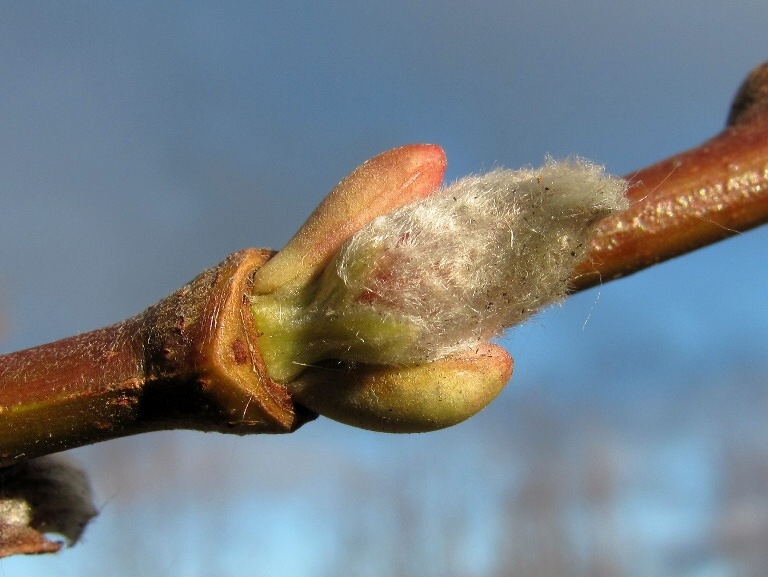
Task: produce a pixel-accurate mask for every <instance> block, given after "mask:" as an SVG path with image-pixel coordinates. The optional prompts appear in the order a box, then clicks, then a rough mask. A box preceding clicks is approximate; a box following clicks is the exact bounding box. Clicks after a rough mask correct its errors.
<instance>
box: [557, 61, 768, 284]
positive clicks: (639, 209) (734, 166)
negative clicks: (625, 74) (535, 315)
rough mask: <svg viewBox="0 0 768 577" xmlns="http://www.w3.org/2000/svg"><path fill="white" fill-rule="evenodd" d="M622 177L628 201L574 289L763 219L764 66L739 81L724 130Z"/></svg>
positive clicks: (766, 164) (767, 91)
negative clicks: (628, 186)
mask: <svg viewBox="0 0 768 577" xmlns="http://www.w3.org/2000/svg"><path fill="white" fill-rule="evenodd" d="M626 178H627V179H628V180H629V181H630V184H631V187H630V189H629V192H628V196H629V198H630V200H632V202H633V204H632V206H631V207H630V208H629V210H627V211H625V212H623V213H621V214H619V215H616V216H612V217H609V218H606V219H605V220H603V221H602V222H601V223H600V224H599V225H598V228H597V234H596V236H595V238H594V240H593V242H592V248H591V253H590V258H589V259H587V260H586V261H585V262H584V264H583V265H582V266H581V267H580V268H579V269H578V271H577V274H576V275H575V276H574V280H573V282H572V285H573V288H574V290H584V289H586V288H589V287H591V286H594V285H596V284H599V283H601V282H607V281H610V280H613V279H616V278H620V277H622V276H626V275H628V274H631V273H634V272H637V271H639V270H642V269H644V268H647V267H649V266H651V265H654V264H656V263H659V262H661V261H664V260H667V259H670V258H673V257H675V256H678V255H681V254H685V253H687V252H691V251H693V250H696V249H697V248H701V247H703V246H706V245H708V244H712V243H714V242H716V241H718V240H722V239H724V238H727V237H729V236H732V235H734V234H737V233H739V232H743V231H746V230H749V229H750V228H753V227H755V226H758V225H760V224H764V223H766V222H768V63H766V64H763V65H762V66H760V67H758V68H756V69H755V70H754V71H753V72H752V73H751V74H750V75H749V77H748V78H747V80H746V81H745V82H744V84H743V85H742V87H741V89H740V90H739V92H738V94H737V96H736V98H735V100H734V103H733V105H732V107H731V113H730V115H729V124H728V126H727V127H726V128H725V130H723V132H721V133H720V134H718V135H717V136H715V137H714V138H712V139H711V140H708V141H707V142H704V143H703V144H701V145H699V146H697V147H696V148H693V149H691V150H688V151H686V152H683V153H680V154H677V155H675V156H672V157H670V158H668V159H666V160H662V161H661V162H658V163H656V164H654V165H652V166H649V167H648V168H644V169H643V170H640V171H638V172H635V173H632V174H629V175H627V177H626Z"/></svg>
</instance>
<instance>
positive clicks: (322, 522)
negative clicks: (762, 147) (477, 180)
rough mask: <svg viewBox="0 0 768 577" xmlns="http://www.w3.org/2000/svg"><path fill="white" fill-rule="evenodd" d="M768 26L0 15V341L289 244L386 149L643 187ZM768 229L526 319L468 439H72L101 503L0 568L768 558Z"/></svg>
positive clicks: (319, 430) (119, 570) (280, 12)
mask: <svg viewBox="0 0 768 577" xmlns="http://www.w3.org/2000/svg"><path fill="white" fill-rule="evenodd" d="M767 22H768V3H765V2H761V1H752V2H748V1H738V0H734V1H732V2H728V3H725V2H722V3H701V2H695V1H693V0H686V1H672V2H670V1H669V0H666V1H664V2H661V1H658V0H644V1H643V2H640V1H634V0H632V1H627V2H607V1H605V0H587V1H585V2H580V3H565V2H552V1H547V0H544V1H539V2H518V1H513V2H492V1H482V0H481V1H473V2H456V1H452V0H448V1H446V0H442V1H440V2H433V1H426V2H420V3H415V2H402V1H399V0H394V1H393V0H390V1H387V2H330V3H311V2H290V1H289V2H250V3H247V2H232V3H214V2H208V3H203V2H179V1H170V2H164V3H156V2H131V3H121V2H92V3H89V2H54V1H50V2H7V3H3V4H2V5H0V55H1V56H0V199H1V204H0V206H2V209H0V319H2V323H1V324H0V328H1V330H2V332H1V333H0V350H1V351H4V352H5V351H11V350H16V349H19V348H24V347H28V346H33V345H36V344H40V343H43V342H47V341H50V340H54V339H57V338H61V337H65V336H69V335H71V334H74V333H78V332H82V331H87V330H90V329H94V328H98V327H100V326H104V325H107V324H110V323H113V322H116V321H118V320H122V319H123V318H125V317H127V316H130V315H133V314H135V313H137V312H139V311H140V310H142V309H143V308H145V307H146V306H148V305H149V304H151V303H153V302H155V301H156V300H158V299H159V298H161V297H163V296H165V295H166V294H168V293H170V292H172V291H173V290H174V289H176V288H177V287H179V286H181V285H182V284H183V283H185V282H186V281H187V280H189V279H190V278H192V277H193V276H195V275H196V274H197V273H198V272H200V271H201V270H203V269H205V268H208V267H209V266H212V265H213V264H215V263H217V262H219V261H220V260H222V259H223V258H224V257H225V256H226V255H227V254H229V253H231V252H234V251H236V250H239V249H241V248H245V247H249V246H256V247H261V246H269V247H273V248H279V247H280V246H282V245H283V244H284V243H285V241H287V239H288V238H289V237H290V236H291V234H292V233H293V231H295V229H296V228H297V227H298V226H299V225H300V224H301V223H302V222H303V220H304V219H305V218H306V216H307V215H308V214H309V213H310V211H311V210H312V208H313V207H314V206H315V205H316V204H317V203H318V202H319V201H320V199H321V198H322V197H323V196H324V195H325V193H326V192H327V191H328V190H330V188H331V187H332V186H333V185H334V184H335V183H336V182H337V181H338V180H340V179H341V178H342V177H343V176H344V175H345V174H346V173H347V172H349V171H350V170H351V169H353V168H354V167H355V166H357V165H358V164H360V163H361V162H362V161H364V160H365V159H367V158H369V157H371V156H373V155H375V154H377V153H379V152H381V151H383V150H386V149H389V148H392V147H394V146H398V145H401V144H405V143H410V142H433V143H436V144H440V145H442V146H443V147H444V148H445V150H446V152H447V154H448V159H449V167H448V178H449V179H453V178H456V177H458V176H461V175H463V174H466V173H469V172H477V171H482V170H485V169H489V168H492V167H494V166H499V165H503V166H509V167H517V166H521V165H526V164H533V165H537V164H540V163H541V162H542V160H543V158H544V156H545V155H547V154H551V155H552V156H555V157H563V156H567V155H574V154H577V155H580V156H584V157H586V158H589V159H591V160H595V161H597V162H600V163H603V164H605V165H606V167H607V169H608V170H609V171H610V172H613V173H616V174H624V173H628V172H630V171H632V170H633V169H636V168H640V167H643V166H645V165H647V164H650V163H652V162H654V161H656V160H659V159H661V158H664V157H666V156H668V155H670V154H672V153H675V152H678V151H681V150H683V149H686V148H690V147H692V146H694V145H696V144H698V143H700V142H701V141H703V140H705V139H706V138H709V137H710V136H712V135H714V134H715V133H717V132H719V131H720V130H721V128H722V126H723V124H724V121H725V117H726V115H727V111H728V106H729V103H730V100H731V98H732V96H733V94H734V93H735V91H736V89H737V88H738V86H739V84H740V83H741V81H742V80H743V78H744V77H745V75H746V74H747V73H748V71H749V70H750V69H751V68H752V67H754V66H756V65H757V64H759V63H761V62H762V61H763V60H765V59H766V58H767V57H768V52H767V51H766V48H765V27H766V23H767ZM767 243H768V230H765V229H763V230H756V231H752V232H750V233H748V234H744V235H742V236H740V237H739V238H735V239H732V240H729V241H726V242H723V243H721V244H719V245H717V246H714V247H711V248H708V249H705V250H702V251H699V252H698V253H696V254H692V255H690V256H686V257H683V258H680V259H676V260H674V261H672V262H670V263H667V264H664V265H660V266H658V267H656V268H654V269H653V270H649V271H646V272H643V273H641V274H638V275H636V276H634V277H630V278H627V279H624V280H621V281H618V282H614V283H610V284H608V285H605V286H604V287H601V288H599V289H594V290H591V291H589V292H586V293H584V294H581V295H578V296H576V297H574V298H572V299H570V300H569V301H568V302H567V303H566V304H565V305H564V306H562V307H559V308H556V309H554V310H551V311H548V312H546V313H544V314H543V315H541V316H539V317H537V318H536V319H535V320H533V321H532V322H531V323H529V324H528V325H526V326H525V327H522V328H519V329H516V330H515V331H513V332H512V333H511V334H510V335H508V336H507V337H505V339H504V344H505V345H506V346H508V348H509V350H510V351H511V352H512V354H513V356H514V357H515V361H516V367H515V374H514V377H513V379H512V382H511V383H510V385H509V386H508V387H507V390H505V392H504V393H503V394H502V396H501V397H500V398H499V399H498V401H497V402H496V403H495V404H494V405H492V406H491V407H490V408H489V409H488V410H487V411H485V412H484V413H482V414H481V415H479V416H478V417H476V418H475V419H473V420H471V421H469V422H467V423H465V424H462V425H460V426H458V427H455V428H453V429H451V430H447V431H443V432H438V433H433V434H428V435H416V436H403V437H399V436H392V435H380V434H374V433H369V432H364V431H357V430H354V429H351V428H348V427H344V426H342V425H337V424H334V423H332V422H329V421H327V420H323V419H321V420H319V421H317V422H314V423H311V424H309V425H307V426H306V427H305V428H303V429H301V430H300V431H298V432H297V433H295V434H292V435H288V436H282V437H267V436H261V437H252V438H234V437H227V436H219V435H203V434H196V433H162V434H153V435H145V436H142V437H136V438H131V439H123V440H119V441H114V442H110V443H105V444H101V445H98V446H94V447H88V448H84V449H79V450H76V451H73V457H74V458H76V459H78V460H79V461H80V462H81V463H82V464H83V466H84V467H85V468H86V469H87V470H88V471H89V473H90V475H91V479H92V481H93V484H94V489H95V492H96V494H97V500H98V502H99V504H100V506H101V509H102V512H101V515H100V516H99V517H98V518H97V519H96V520H95V521H94V522H93V524H92V525H91V526H90V527H89V529H88V531H87V533H86V536H85V539H84V542H83V543H81V544H79V545H78V546H76V547H75V548H73V549H71V550H67V551H65V552H64V553H63V554H61V555H59V556H56V557H49V558H20V559H8V560H3V561H0V575H14V576H19V575H24V576H37V575H46V576H54V577H58V576H69V575H73V576H74V575H78V576H81V575H85V576H88V575H179V576H190V577H191V576H198V575H200V576H202V575H221V576H226V575H274V574H279V575H284V576H288V577H290V576H294V575H295V576H299V575H324V574H328V575H341V574H348V575H371V576H373V575H421V576H424V575H431V574H435V575H452V574H455V575H483V576H486V575H488V576H490V575H502V574H507V573H505V571H507V570H510V571H511V570H512V569H510V568H515V571H516V573H515V574H516V575H525V574H531V575H533V574H534V573H525V571H524V569H523V566H524V565H525V562H526V560H525V555H524V554H523V553H524V552H525V551H526V550H527V551H530V556H531V557H532V558H535V559H536V562H535V566H536V567H538V569H539V573H537V574H539V575H553V576H554V575H557V565H556V564H555V565H552V564H551V563H554V561H553V558H554V557H555V556H556V555H553V554H552V551H547V550H546V547H545V546H544V544H543V543H544V542H545V541H547V542H549V541H552V540H555V541H556V539H555V538H554V537H553V535H555V536H558V538H559V539H561V540H560V541H559V543H560V546H559V547H556V548H555V549H556V550H557V551H560V552H561V553H562V552H563V551H565V550H566V549H567V551H568V553H569V555H571V557H572V558H573V559H576V562H575V564H572V565H569V566H570V567H571V570H572V573H571V574H574V575H576V574H584V575H589V574H595V573H594V570H593V569H592V567H593V565H590V563H593V564H594V563H598V562H599V563H603V564H606V563H607V564H609V565H610V567H611V568H613V571H612V574H613V575H619V574H622V573H621V572H624V573H623V574H627V575H638V576H642V575H665V574H669V575H673V574H674V575H692V576H693V575H696V576H699V575H701V576H704V575H706V576H707V577H709V576H723V577H726V576H730V575H739V574H744V573H739V571H740V568H743V567H744V566H746V565H745V564H748V563H749V562H752V561H750V560H751V559H752V557H750V555H753V553H749V554H747V553H744V552H741V551H742V550H741V549H739V548H738V547H734V546H733V542H734V539H735V538H734V537H733V535H734V534H738V535H741V533H738V530H741V531H742V533H743V532H744V531H747V529H749V528H751V529H749V530H750V531H751V532H749V531H747V532H749V535H751V536H752V537H754V539H755V540H756V542H758V543H765V542H766V541H765V540H766V539H768V528H766V527H765V526H764V525H765V522H762V523H763V524H762V525H761V524H760V523H761V519H764V518H768V483H765V487H763V486H762V485H761V482H760V479H761V478H762V480H763V481H764V480H765V478H766V477H764V476H763V477H761V475H762V474H763V473H764V472H765V471H763V469H760V467H757V466H754V467H753V465H754V462H755V459H756V460H757V461H756V462H758V463H763V462H768V459H766V458H765V449H763V447H765V446H768V443H766V442H765V441H766V439H765V437H766V432H765V431H763V428H764V427H763V426H761V420H760V418H761V416H764V414H765V409H766V408H768V402H767V401H766V392H765V390H764V389H765V382H766V375H768V357H767V356H766V350H767V349H768V307H766V305H765V294H766V287H768V267H766V265H765V258H764V256H765V253H766V246H768V244H767ZM734 447H739V448H740V449H739V451H740V452H739V451H736V452H735V453H734V451H735V449H734ZM755 455H757V456H758V457H759V458H757V457H755ZM753 457H755V458H753ZM761 459H762V460H761ZM734 463H736V465H734ZM734 467H736V468H735V469H734ZM753 469H754V471H753ZM766 470H768V469H766ZM595 471H597V472H595ZM734 471H738V472H740V476H739V478H738V479H736V480H734V479H735V477H734ZM606 479H607V480H608V481H610V482H608V481H606ZM582 481H583V482H582ZM601 483H602V484H601ZM606 483H607V485H606ZM595 486H599V487H602V489H600V490H599V491H597V494H598V495H599V496H600V498H598V497H595V494H596V493H595V492H594V491H592V492H590V491H591V489H589V488H590V487H593V488H594V487H595ZM606 486H607V487H608V488H607V489H606ZM536 487H545V488H546V490H547V491H550V492H549V493H547V492H546V491H545V492H544V493H543V496H542V494H539V493H536V494H530V493H529V492H527V491H530V490H532V489H533V488H536ZM732 487H738V488H739V489H738V490H735V489H732ZM726 489H727V490H726ZM541 490H542V491H544V489H541ZM734 491H735V493H734ZM734 494H736V496H735V497H734ZM606 495H607V497H606ZM526 499H529V500H526ZM530 499H532V500H533V501H530ZM536 499H539V501H536ZM528 502H539V503H540V505H539V506H537V507H534V508H533V510H529V509H526V507H525V504H526V503H528ZM606 503H607V504H606ZM761 512H766V515H765V516H763V515H762V513H761ZM526 515H528V516H526ZM553 519H554V521H552V520H553ZM750 522H751V523H752V525H750V524H749V523H750ZM734 526H735V527H736V529H734V528H733V527H734ZM744 527H747V529H744ZM729 531H730V532H729ZM747 541H748V539H747ZM763 548H764V547H763ZM758 549H759V547H758ZM749 551H752V549H750V550H749ZM446 552H449V553H450V554H446ZM537 555H538V557H537ZM762 562H763V561H762V560H761V559H760V558H758V559H757V560H756V561H754V563H757V564H758V566H759V564H760V563H762ZM765 563H766V565H765V566H768V560H765ZM611 564H612V565H611ZM600 566H601V567H602V566H604V565H600ZM574 567H578V568H579V569H578V571H577V570H575V569H573V568H574ZM579 571H581V573H579Z"/></svg>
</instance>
